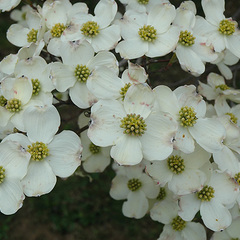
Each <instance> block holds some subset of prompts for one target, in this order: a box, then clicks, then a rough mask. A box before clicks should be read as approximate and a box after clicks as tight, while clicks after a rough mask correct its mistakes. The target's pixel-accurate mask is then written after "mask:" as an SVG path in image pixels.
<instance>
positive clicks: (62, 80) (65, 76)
mask: <svg viewBox="0 0 240 240" xmlns="http://www.w3.org/2000/svg"><path fill="white" fill-rule="evenodd" d="M49 68H50V78H51V80H52V83H53V85H54V86H55V87H56V89H57V90H58V91H59V92H65V91H66V90H67V89H68V88H70V87H72V86H73V85H74V84H75V82H76V78H75V76H74V71H73V69H72V68H71V67H70V66H68V65H64V64H62V63H60V62H54V63H50V64H49Z"/></svg>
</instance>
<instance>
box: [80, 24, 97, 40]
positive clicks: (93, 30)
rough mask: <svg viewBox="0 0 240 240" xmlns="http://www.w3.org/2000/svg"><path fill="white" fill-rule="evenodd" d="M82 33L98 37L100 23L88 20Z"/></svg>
mask: <svg viewBox="0 0 240 240" xmlns="http://www.w3.org/2000/svg"><path fill="white" fill-rule="evenodd" d="M81 31H82V34H83V35H85V36H86V37H96V36H97V35H98V34H99V32H100V31H99V25H98V24H97V23H96V22H94V21H88V22H86V23H84V24H83V26H82V28H81Z"/></svg>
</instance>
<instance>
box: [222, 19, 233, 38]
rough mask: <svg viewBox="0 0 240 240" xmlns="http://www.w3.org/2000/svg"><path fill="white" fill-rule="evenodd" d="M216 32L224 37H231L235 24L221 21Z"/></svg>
mask: <svg viewBox="0 0 240 240" xmlns="http://www.w3.org/2000/svg"><path fill="white" fill-rule="evenodd" d="M218 31H219V32H220V33H222V34H224V35H232V34H233V33H234V32H235V22H233V21H231V20H228V19H223V20H222V21H221V22H220V23H219V28H218Z"/></svg>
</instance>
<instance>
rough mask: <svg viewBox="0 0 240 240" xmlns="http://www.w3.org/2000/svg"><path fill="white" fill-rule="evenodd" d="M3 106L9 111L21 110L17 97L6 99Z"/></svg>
mask: <svg viewBox="0 0 240 240" xmlns="http://www.w3.org/2000/svg"><path fill="white" fill-rule="evenodd" d="M5 107H6V109H7V110H8V111H9V112H20V111H21V110H22V103H21V101H20V100H19V99H17V98H12V99H10V100H8V101H7V104H6V106H5Z"/></svg>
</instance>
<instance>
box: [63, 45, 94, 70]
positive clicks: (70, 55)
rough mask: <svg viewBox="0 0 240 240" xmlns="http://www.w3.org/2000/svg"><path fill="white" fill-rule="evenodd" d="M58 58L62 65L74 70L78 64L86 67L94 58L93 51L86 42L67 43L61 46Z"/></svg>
mask: <svg viewBox="0 0 240 240" xmlns="http://www.w3.org/2000/svg"><path fill="white" fill-rule="evenodd" d="M60 56H61V58H62V61H63V64H66V65H70V66H72V67H74V68H75V67H76V66H77V65H78V64H79V65H81V64H82V65H87V63H88V61H90V60H91V59H92V58H93V56H94V50H93V47H92V46H91V44H90V43H89V42H87V41H73V42H72V41H69V42H64V43H63V44H62V46H61V48H60Z"/></svg>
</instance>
